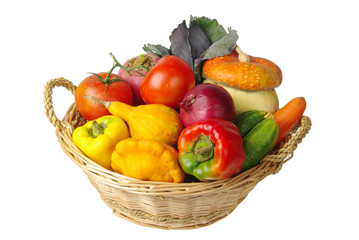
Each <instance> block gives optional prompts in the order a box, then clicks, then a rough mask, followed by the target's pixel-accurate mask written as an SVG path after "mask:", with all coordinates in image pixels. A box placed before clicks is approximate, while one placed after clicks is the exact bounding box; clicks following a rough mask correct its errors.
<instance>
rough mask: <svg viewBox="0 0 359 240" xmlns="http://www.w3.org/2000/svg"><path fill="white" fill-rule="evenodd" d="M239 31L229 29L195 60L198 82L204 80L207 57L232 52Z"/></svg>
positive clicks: (210, 57)
mask: <svg viewBox="0 0 359 240" xmlns="http://www.w3.org/2000/svg"><path fill="white" fill-rule="evenodd" d="M237 40H238V34H237V31H235V30H232V29H229V31H228V33H227V34H226V35H225V36H224V37H222V38H221V39H220V40H218V41H216V42H214V43H213V44H212V45H211V46H210V47H209V48H208V49H207V50H206V51H205V52H204V53H203V54H201V56H199V57H198V58H196V59H195V60H194V69H195V70H194V71H195V75H196V79H197V83H200V82H202V76H201V73H202V62H203V61H204V60H207V59H212V58H215V57H221V56H224V55H228V54H230V53H231V52H232V51H233V49H234V48H235V47H236V46H237Z"/></svg>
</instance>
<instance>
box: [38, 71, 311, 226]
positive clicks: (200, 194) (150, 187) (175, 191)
mask: <svg viewBox="0 0 359 240" xmlns="http://www.w3.org/2000/svg"><path fill="white" fill-rule="evenodd" d="M58 86H61V87H65V88H66V89H68V90H69V91H70V92H71V93H72V94H74V93H75V90H76V86H75V85H74V84H73V83H72V82H70V81H68V80H66V79H64V78H56V79H52V80H50V81H48V82H47V83H46V85H45V87H44V103H45V113H46V115H47V117H48V119H49V121H50V122H51V123H52V124H53V125H54V127H55V128H56V136H57V137H58V139H59V142H60V145H61V147H62V149H63V151H64V152H65V153H66V154H67V155H68V156H69V157H70V158H71V159H72V161H73V162H75V163H76V164H77V166H79V167H80V168H81V169H82V170H83V171H84V173H85V174H86V175H87V177H88V178H89V180H90V182H91V183H92V185H93V186H94V187H95V188H96V189H97V191H98V192H99V193H100V196H101V198H102V200H103V201H104V202H105V203H106V204H107V205H108V206H109V207H110V208H111V209H112V211H113V213H114V215H116V216H119V217H122V218H124V219H127V220H129V221H131V222H134V223H136V224H140V225H144V226H149V227H155V228H162V229H192V228H199V227H203V226H207V225H210V224H212V223H214V222H216V221H218V220H220V219H222V218H224V217H226V216H227V215H229V214H230V213H231V212H232V211H233V210H234V209H235V208H236V207H237V206H238V204H239V203H241V202H242V201H243V200H244V199H245V198H246V196H247V195H248V193H249V192H250V191H251V190H252V189H253V188H254V187H255V186H256V185H257V183H259V182H260V181H261V180H263V179H264V178H265V177H267V176H268V175H270V174H275V173H277V172H278V171H280V170H281V168H282V165H283V164H284V163H285V162H287V161H288V160H289V159H291V158H292V157H293V152H294V150H295V149H296V148H297V145H298V144H299V143H300V142H301V141H302V139H303V138H304V137H305V135H306V134H307V133H308V132H309V130H310V127H311V121H310V118H308V117H306V116H303V117H302V118H301V120H300V121H299V122H298V123H297V125H296V126H295V127H294V129H293V130H292V131H291V132H290V133H289V134H288V135H287V136H286V137H285V139H283V141H282V142H281V143H280V144H279V146H277V147H276V148H275V149H274V150H273V151H272V152H271V153H269V154H268V155H267V156H266V157H264V158H263V159H262V160H261V162H260V164H259V165H257V166H256V167H253V168H251V169H249V170H247V171H245V172H243V173H241V174H239V175H236V176H234V177H231V178H229V179H225V180H219V181H212V182H188V183H166V182H150V181H142V180H137V179H133V178H129V177H126V176H123V175H121V174H118V173H115V172H113V171H109V170H106V169H105V168H103V167H101V166H99V165H98V164H96V163H94V162H93V161H92V160H90V159H89V158H87V157H86V156H85V155H84V154H83V153H82V152H81V151H80V150H79V149H78V148H77V147H76V146H75V145H74V144H73V142H72V138H71V135H72V131H73V130H74V129H75V128H76V127H78V126H81V125H83V124H84V123H85V122H86V120H85V119H84V118H83V117H82V116H81V115H80V114H79V112H78V110H77V107H76V105H75V103H73V104H72V105H71V106H70V108H69V109H68V111H67V113H66V114H65V116H64V118H63V119H62V120H59V119H58V118H57V117H56V114H55V112H54V109H53V104H52V90H53V89H54V88H55V87H58Z"/></svg>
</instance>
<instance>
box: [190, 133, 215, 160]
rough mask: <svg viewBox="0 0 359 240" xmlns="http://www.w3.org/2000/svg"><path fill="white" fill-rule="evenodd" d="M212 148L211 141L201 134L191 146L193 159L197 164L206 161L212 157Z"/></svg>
mask: <svg viewBox="0 0 359 240" xmlns="http://www.w3.org/2000/svg"><path fill="white" fill-rule="evenodd" d="M214 148H215V146H214V144H213V143H212V141H211V139H210V138H209V137H208V136H205V135H203V134H202V135H201V136H200V137H199V139H198V140H197V141H196V142H195V144H194V146H193V149H192V153H193V157H194V159H195V160H196V161H197V162H205V161H208V160H210V159H212V158H213V156H214Z"/></svg>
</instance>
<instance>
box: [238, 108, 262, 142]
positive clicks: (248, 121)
mask: <svg viewBox="0 0 359 240" xmlns="http://www.w3.org/2000/svg"><path fill="white" fill-rule="evenodd" d="M266 114H267V112H263V111H256V110H251V111H248V112H244V113H242V114H240V115H239V116H238V118H236V120H235V122H234V123H235V124H236V126H237V128H238V129H239V131H240V132H241V136H242V138H243V137H244V136H245V135H247V134H248V133H249V131H250V130H251V129H252V128H253V127H254V126H255V125H257V124H258V123H260V122H262V121H263V120H264V116H265V115H266Z"/></svg>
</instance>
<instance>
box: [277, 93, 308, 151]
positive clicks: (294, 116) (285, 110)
mask: <svg viewBox="0 0 359 240" xmlns="http://www.w3.org/2000/svg"><path fill="white" fill-rule="evenodd" d="M306 106H307V103H306V101H305V98H304V97H297V98H294V99H292V100H290V101H289V102H288V103H287V104H286V105H284V106H283V107H282V108H280V109H279V110H278V111H276V112H275V113H274V118H275V120H276V122H277V124H278V129H279V134H278V138H277V142H276V143H275V145H277V144H278V143H279V142H280V141H282V140H283V138H284V137H285V136H286V135H287V134H288V133H289V131H290V130H291V129H292V128H293V127H294V125H295V124H296V123H297V122H298V121H299V120H300V118H301V117H302V116H303V113H304V111H305V108H306Z"/></svg>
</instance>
